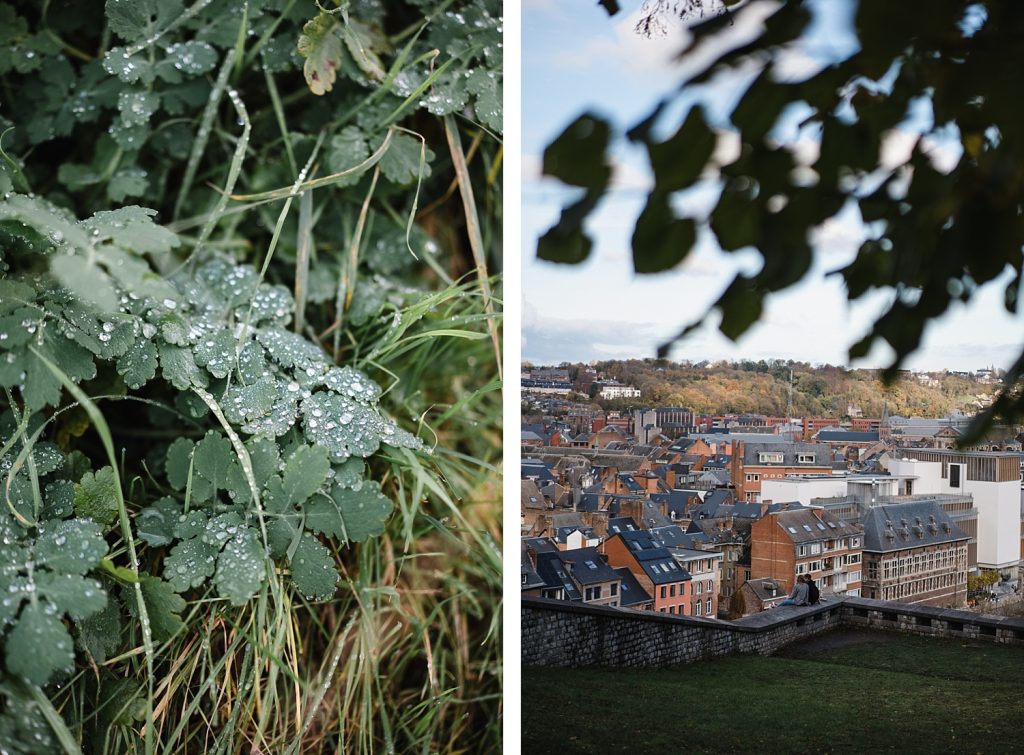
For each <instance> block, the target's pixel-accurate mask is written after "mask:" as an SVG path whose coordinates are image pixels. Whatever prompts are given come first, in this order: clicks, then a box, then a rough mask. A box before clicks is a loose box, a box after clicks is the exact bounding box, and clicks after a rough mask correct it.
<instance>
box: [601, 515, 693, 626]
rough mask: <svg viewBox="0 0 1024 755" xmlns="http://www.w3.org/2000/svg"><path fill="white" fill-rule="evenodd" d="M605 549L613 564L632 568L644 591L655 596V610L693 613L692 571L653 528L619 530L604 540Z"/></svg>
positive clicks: (609, 561) (616, 566)
mask: <svg viewBox="0 0 1024 755" xmlns="http://www.w3.org/2000/svg"><path fill="white" fill-rule="evenodd" d="M604 549H605V554H606V555H607V556H608V563H609V564H611V565H612V566H613V567H615V568H621V567H626V568H627V569H629V571H630V572H631V573H632V574H633V576H634V577H635V578H636V581H637V582H638V583H639V584H640V586H641V587H642V588H643V589H644V591H645V592H646V593H647V594H648V595H651V596H652V597H653V598H654V604H653V610H655V611H660V612H661V613H672V614H678V615H680V616H692V615H693V610H694V609H693V606H692V599H693V597H694V594H693V591H692V590H691V588H690V582H691V580H692V578H691V576H690V573H689V572H688V571H686V570H685V569H683V568H682V567H681V566H680V565H679V564H678V563H677V561H676V559H675V558H674V557H673V556H672V554H671V553H670V552H669V551H668V549H667V548H664V547H662V546H661V545H659V544H658V542H657V541H656V540H655V539H654V537H653V536H652V535H651V533H650V532H647V531H645V530H639V531H637V532H629V531H626V532H618V533H616V534H615V535H613V536H611V537H610V538H608V539H607V540H606V541H605V542H604Z"/></svg>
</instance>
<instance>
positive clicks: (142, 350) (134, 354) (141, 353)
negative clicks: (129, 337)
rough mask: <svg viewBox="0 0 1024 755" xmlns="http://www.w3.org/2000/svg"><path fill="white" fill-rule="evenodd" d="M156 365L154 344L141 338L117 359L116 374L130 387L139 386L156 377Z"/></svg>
mask: <svg viewBox="0 0 1024 755" xmlns="http://www.w3.org/2000/svg"><path fill="white" fill-rule="evenodd" d="M156 367H157V359H156V345H155V344H154V343H153V342H152V341H146V340H144V339H141V338H139V339H136V341H135V342H134V343H133V344H132V346H131V347H130V348H129V349H128V351H126V352H125V353H124V354H123V355H122V356H120V357H119V358H118V360H117V374H118V375H120V376H121V377H122V378H124V382H125V385H127V386H128V387H129V388H132V389H135V388H141V387H142V386H144V385H145V384H146V383H148V382H149V381H150V380H152V379H153V378H154V377H156Z"/></svg>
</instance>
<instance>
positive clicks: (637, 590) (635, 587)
mask: <svg viewBox="0 0 1024 755" xmlns="http://www.w3.org/2000/svg"><path fill="white" fill-rule="evenodd" d="M614 571H615V573H616V574H618V575H619V577H620V578H621V579H622V584H621V585H620V586H619V605H620V606H622V607H624V608H630V607H631V606H635V605H639V604H641V603H650V602H652V601H653V600H654V598H653V597H651V596H650V595H648V594H647V591H646V590H645V589H644V588H643V586H641V584H640V583H639V582H637V579H636V577H634V576H633V572H631V571H630V570H629V567H627V566H620V567H619V568H617V569H615V570H614Z"/></svg>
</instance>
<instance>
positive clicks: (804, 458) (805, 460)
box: [796, 454, 814, 464]
mask: <svg viewBox="0 0 1024 755" xmlns="http://www.w3.org/2000/svg"><path fill="white" fill-rule="evenodd" d="M796 463H797V464H813V463H814V454H797V455H796Z"/></svg>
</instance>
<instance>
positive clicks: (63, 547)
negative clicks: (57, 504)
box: [35, 519, 107, 574]
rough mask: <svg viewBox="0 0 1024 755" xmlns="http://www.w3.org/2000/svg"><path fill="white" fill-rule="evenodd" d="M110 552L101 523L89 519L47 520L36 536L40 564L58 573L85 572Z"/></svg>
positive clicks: (36, 552) (36, 549) (36, 557)
mask: <svg viewBox="0 0 1024 755" xmlns="http://www.w3.org/2000/svg"><path fill="white" fill-rule="evenodd" d="M105 555H107V541H106V540H104V539H103V530H102V528H101V527H100V525H98V524H96V523H95V522H90V521H89V520H87V519H69V520H67V521H64V522H43V524H41V525H40V526H39V536H38V537H37V538H36V545H35V561H36V567H37V568H38V567H41V566H45V567H46V568H48V569H50V570H52V571H55V572H64V573H66V574H85V573H86V572H87V571H89V570H90V569H92V568H93V567H94V566H96V564H98V563H99V561H100V559H101V558H103V557H104V556H105Z"/></svg>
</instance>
